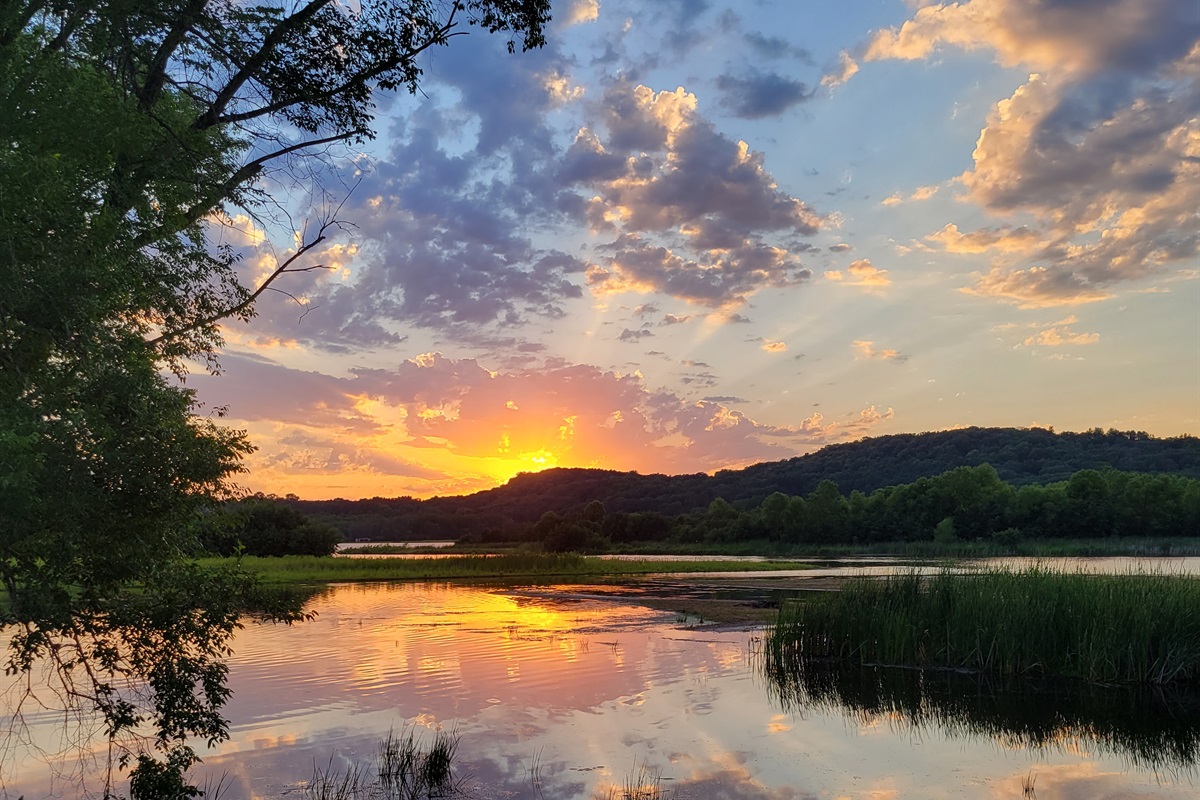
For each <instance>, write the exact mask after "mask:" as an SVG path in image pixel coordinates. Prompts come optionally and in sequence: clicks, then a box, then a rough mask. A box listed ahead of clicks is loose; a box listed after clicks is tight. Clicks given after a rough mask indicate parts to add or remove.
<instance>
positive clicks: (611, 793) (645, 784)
mask: <svg viewBox="0 0 1200 800" xmlns="http://www.w3.org/2000/svg"><path fill="white" fill-rule="evenodd" d="M667 797H668V795H667V794H665V793H664V792H663V788H662V771H661V770H659V769H658V768H657V767H651V766H650V765H649V764H648V763H646V762H642V764H641V766H638V764H637V762H636V761H635V762H634V765H633V770H632V771H631V772H630V773H629V774H628V775H626V776H625V781H624V783H622V785H621V786H609V787H608V792H607V793H606V794H605V795H604V796H603V800H667Z"/></svg>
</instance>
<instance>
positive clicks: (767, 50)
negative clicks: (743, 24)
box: [742, 31, 812, 64]
mask: <svg viewBox="0 0 1200 800" xmlns="http://www.w3.org/2000/svg"><path fill="white" fill-rule="evenodd" d="M742 38H743V40H744V41H745V42H746V44H748V45H750V48H751V49H752V50H753V51H754V52H755V54H756V55H758V56H761V57H763V58H776V59H778V58H787V57H791V58H794V59H796V60H798V61H802V62H804V63H806V64H811V63H812V54H811V53H809V52H808V51H807V50H805V49H804V48H802V47H796V46H794V45H793V44H792V43H791V42H789V41H788V40H787V39H784V38H782V37H779V36H767V35H766V34H762V33H759V32H758V31H751V32H750V33H747V34H745V35H744V36H743V37H742Z"/></svg>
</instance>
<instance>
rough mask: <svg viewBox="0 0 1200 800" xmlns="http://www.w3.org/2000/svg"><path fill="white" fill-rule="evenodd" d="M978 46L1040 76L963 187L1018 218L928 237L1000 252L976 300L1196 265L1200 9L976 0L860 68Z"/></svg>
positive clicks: (1080, 298) (1083, 296)
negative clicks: (1182, 264) (1017, 259)
mask: <svg viewBox="0 0 1200 800" xmlns="http://www.w3.org/2000/svg"><path fill="white" fill-rule="evenodd" d="M950 47H953V48H960V49H966V50H984V51H989V52H991V53H993V54H994V56H995V57H996V59H997V61H999V62H1000V63H1001V64H1004V65H1006V66H1021V67H1026V68H1028V69H1029V70H1030V71H1031V73H1032V74H1030V77H1029V79H1028V80H1027V81H1026V82H1025V83H1024V84H1023V85H1022V86H1020V87H1019V88H1018V89H1017V90H1016V91H1015V92H1014V93H1013V94H1012V95H1011V96H1010V97H1008V98H1006V99H1002V100H1000V101H999V102H998V103H997V104H996V106H995V108H994V109H993V111H992V113H991V114H990V115H989V117H988V119H987V124H986V127H985V128H984V129H983V131H982V132H981V133H980V136H979V140H978V142H977V144H976V147H975V151H974V154H973V159H974V164H973V166H972V168H971V169H969V170H967V171H966V172H964V173H963V174H962V175H961V176H960V178H959V179H958V180H959V183H960V184H961V185H962V187H963V188H964V189H965V199H968V200H970V201H972V202H974V203H976V204H977V205H979V206H980V207H981V208H983V209H984V210H986V211H988V212H990V213H992V214H994V215H997V216H1001V217H1009V218H1013V219H1014V220H1015V222H1014V223H1012V224H1004V225H1000V226H995V227H990V228H984V229H981V230H979V231H974V232H966V233H964V232H961V231H959V230H958V228H957V227H955V226H953V225H948V226H946V227H944V228H943V229H942V230H941V231H938V232H937V233H935V234H932V235H930V236H929V237H928V238H929V240H930V241H933V242H935V243H938V244H940V245H942V246H943V247H944V248H945V249H946V250H947V251H949V252H960V253H996V254H999V255H1001V256H1011V257H1020V258H1023V259H1025V263H1024V264H1020V263H1012V262H1008V263H1005V262H1000V261H998V262H996V263H994V265H993V267H992V269H991V271H989V272H988V273H986V274H983V275H980V276H977V279H976V282H975V284H974V285H973V286H972V287H969V289H968V291H970V292H972V293H974V294H978V295H985V296H991V297H995V298H998V299H1002V300H1006V301H1009V302H1016V303H1019V304H1021V305H1023V306H1044V305H1067V304H1075V303H1085V302H1094V301H1097V300H1102V299H1105V298H1108V297H1111V296H1113V295H1114V294H1115V290H1116V288H1117V287H1118V286H1121V285H1123V284H1126V283H1129V282H1134V281H1140V280H1143V279H1146V278H1148V277H1151V276H1156V275H1159V274H1162V272H1163V270H1164V269H1165V268H1166V267H1168V266H1169V265H1171V264H1174V263H1178V262H1181V261H1183V262H1186V261H1189V260H1194V259H1195V258H1197V256H1200V204H1198V203H1197V202H1196V195H1195V188H1194V187H1195V186H1197V185H1198V184H1200V118H1198V117H1197V116H1196V114H1195V109H1196V108H1197V105H1198V104H1200V17H1198V16H1197V14H1196V9H1195V3H1194V2H1192V0H1097V2H1095V3H1078V2H1074V0H970V2H962V3H951V4H941V5H933V4H926V5H923V6H922V7H920V8H918V9H917V10H916V12H915V13H914V15H913V17H912V18H911V19H910V20H908V21H907V22H905V23H904V25H902V26H901V27H899V28H893V29H888V30H883V31H879V32H877V33H876V34H875V35H874V36H873V37H872V38H871V40H870V42H869V43H868V45H867V47H866V48H865V51H864V53H865V54H864V59H865V60H867V61H877V60H882V59H923V58H928V57H931V56H932V55H934V54H936V53H938V52H939V51H940V50H941V49H943V48H950Z"/></svg>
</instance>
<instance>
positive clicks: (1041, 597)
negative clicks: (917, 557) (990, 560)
mask: <svg viewBox="0 0 1200 800" xmlns="http://www.w3.org/2000/svg"><path fill="white" fill-rule="evenodd" d="M767 657H768V658H770V659H774V660H775V661H776V662H777V663H786V662H788V661H811V660H818V659H836V660H840V661H845V662H848V663H858V664H880V665H893V666H917V667H940V668H951V669H968V670H978V671H985V672H994V673H999V674H1008V675H1044V676H1060V677H1072V678H1081V679H1084V680H1087V681H1093V682H1102V683H1152V684H1166V683H1187V684H1195V683H1200V579H1197V578H1193V577H1188V576H1182V575H1166V574H1138V575H1092V574H1085V573H1078V572H1076V573H1068V572H1059V571H1054V570H1048V569H1045V568H1042V567H1033V568H1030V569H1026V570H1020V571H1014V570H990V571H986V572H982V573H976V574H955V573H951V572H949V571H946V572H942V573H939V574H935V575H932V576H920V575H917V574H915V573H910V574H904V575H896V576H891V577H888V578H884V579H882V580H872V579H868V578H859V579H855V580H853V581H851V582H849V583H848V584H847V585H846V586H845V587H844V589H843V590H842V591H840V592H831V593H824V594H821V595H819V596H817V597H813V598H811V599H808V600H805V601H800V602H797V603H794V604H791V605H788V606H785V607H784V608H783V609H782V610H781V612H780V616H779V620H778V622H777V624H776V626H775V627H774V628H773V629H772V632H771V635H770V636H769V638H768V642H767Z"/></svg>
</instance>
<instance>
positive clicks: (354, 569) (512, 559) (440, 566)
mask: <svg viewBox="0 0 1200 800" xmlns="http://www.w3.org/2000/svg"><path fill="white" fill-rule="evenodd" d="M221 561H222V560H218V559H214V560H212V562H211V563H221ZM241 563H242V566H243V567H244V568H245V569H246V570H247V571H249V572H252V573H255V574H257V575H258V576H259V578H260V580H262V582H263V583H268V584H280V583H321V582H332V581H396V580H451V579H456V578H466V579H470V578H477V579H484V578H553V579H556V580H574V579H584V578H599V577H609V576H624V575H649V574H655V573H665V572H673V573H697V572H751V571H762V570H780V569H804V568H805V567H806V566H807V565H805V564H803V563H800V562H796V561H754V562H742V561H737V562H735V561H655V560H653V559H646V560H637V561H617V560H612V559H601V558H590V557H587V556H580V555H574V554H545V553H511V554H504V555H470V556H451V557H449V558H370V557H361V558H345V557H318V556H282V557H279V558H255V557H250V556H246V557H243V558H242V561H241Z"/></svg>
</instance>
